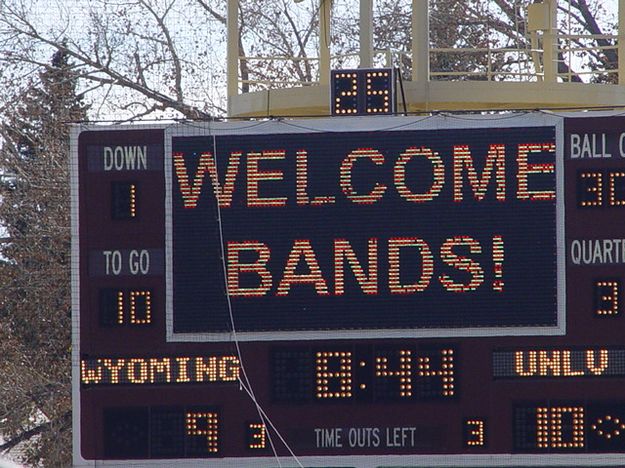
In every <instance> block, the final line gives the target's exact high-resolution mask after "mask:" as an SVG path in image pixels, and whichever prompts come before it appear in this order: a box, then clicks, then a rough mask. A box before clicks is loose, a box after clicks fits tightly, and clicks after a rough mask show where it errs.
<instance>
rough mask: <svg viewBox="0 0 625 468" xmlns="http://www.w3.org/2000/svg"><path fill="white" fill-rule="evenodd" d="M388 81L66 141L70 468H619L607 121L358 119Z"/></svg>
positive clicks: (615, 165) (379, 75)
mask: <svg viewBox="0 0 625 468" xmlns="http://www.w3.org/2000/svg"><path fill="white" fill-rule="evenodd" d="M394 80H395V76H394V73H393V71H392V70H342V71H337V72H335V74H334V75H333V80H332V89H333V94H332V101H331V107H332V112H333V114H335V115H336V117H330V118H324V119H307V120H301V121H288V120H286V121H285V120H268V121H259V122H254V123H251V122H193V123H180V124H173V125H164V124H163V125H161V124H156V125H130V126H97V125H93V126H86V127H85V126H76V127H74V130H73V136H72V165H71V172H72V251H73V270H72V291H73V361H72V362H73V405H74V411H73V428H74V431H73V432H74V465H75V466H85V467H87V466H93V465H94V464H97V465H98V466H120V464H121V465H124V464H127V465H130V464H132V466H146V467H148V466H150V467H152V466H162V467H166V466H171V465H172V464H177V465H180V466H215V467H220V466H221V467H229V466H237V467H254V468H259V467H260V468H263V467H266V468H270V467H275V466H279V465H281V466H296V465H298V464H299V465H301V466H345V467H348V466H351V467H358V468H376V467H380V466H400V465H401V466H406V467H409V466H415V467H416V466H441V465H445V464H446V465H447V466H465V467H477V466H509V467H518V466H525V467H529V466H538V465H540V466H563V465H566V466H571V467H573V466H580V467H581V466H598V465H601V466H619V463H621V461H622V457H623V456H624V455H625V399H624V398H623V396H622V395H623V393H622V388H623V383H624V380H623V379H625V340H624V339H623V332H622V330H621V328H622V325H623V323H622V320H623V303H622V302H623V301H622V284H623V266H624V265H625V238H623V237H622V233H623V232H625V216H622V214H623V212H622V210H623V209H624V208H625V175H624V174H625V143H624V142H625V118H623V117H621V116H618V115H609V114H601V115H594V114H593V113H584V114H583V115H581V114H567V115H562V116H555V115H547V114H544V113H528V114H522V115H521V114H519V115H515V114H510V115H506V116H495V115H489V116H483V117H479V116H475V115H472V116H431V117H398V116H391V115H387V116H385V117H371V118H368V117H354V116H357V115H359V114H365V115H367V114H368V115H371V114H392V113H393V112H394V106H395V96H394V92H393V84H394ZM339 116H340V117H339ZM350 116H351V117H352V118H350Z"/></svg>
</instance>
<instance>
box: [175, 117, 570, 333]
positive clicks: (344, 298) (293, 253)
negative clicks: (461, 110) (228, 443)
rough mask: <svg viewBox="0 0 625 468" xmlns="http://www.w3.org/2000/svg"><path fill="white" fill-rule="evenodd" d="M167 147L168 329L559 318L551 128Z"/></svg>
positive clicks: (190, 142)
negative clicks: (170, 230)
mask: <svg viewBox="0 0 625 468" xmlns="http://www.w3.org/2000/svg"><path fill="white" fill-rule="evenodd" d="M172 144H173V147H172V151H173V158H174V160H173V167H174V171H173V173H174V174H173V185H172V206H173V252H172V253H173V329H174V332H176V333H202V332H225V331H227V330H229V329H230V328H231V322H230V317H229V309H228V306H229V305H231V306H232V308H233V310H235V311H236V326H237V329H238V330H239V331H244V332H265V331H297V330H353V329H437V328H472V327H484V328H497V327H524V328H531V327H548V326H552V327H555V326H556V325H557V312H558V309H557V295H556V292H557V291H556V290H557V288H556V280H557V274H556V268H557V265H556V197H555V191H556V177H555V135H554V129H553V128H549V127H547V128H540V127H539V128H512V129H511V128H497V129H471V130H464V129H455V130H453V131H452V130H437V131H427V132H426V131H394V132H374V133H362V132H350V133H339V132H337V133H325V134H303V135H302V134H287V135H280V136H279V137H276V136H275V135H254V136H247V135H246V136H228V137H215V138H213V137H198V138H195V137H179V138H176V137H174V138H173V143H172ZM216 174H219V177H217V178H216ZM211 181H212V184H211ZM216 184H218V185H216ZM215 193H221V196H220V201H219V203H218V202H217V200H216V198H215ZM217 220H219V222H218V221H217ZM222 241H223V246H222ZM528 246H531V248H528ZM222 248H223V252H222ZM222 258H223V260H222ZM224 263H225V265H224ZM224 270H225V273H224ZM226 285H227V287H228V293H229V294H230V303H228V302H227V301H226V299H225V297H226V294H225V287H226ZM207 309H208V310H210V313H207Z"/></svg>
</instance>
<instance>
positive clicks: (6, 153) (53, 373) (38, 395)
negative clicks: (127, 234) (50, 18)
mask: <svg viewBox="0 0 625 468" xmlns="http://www.w3.org/2000/svg"><path fill="white" fill-rule="evenodd" d="M76 85H77V76H76V74H75V72H74V71H73V70H72V66H71V64H70V63H69V61H68V57H67V56H66V55H65V54H63V53H62V52H57V53H56V54H55V55H54V56H53V58H52V66H51V67H49V68H47V69H46V70H45V71H42V72H41V73H40V74H39V75H38V79H37V80H33V82H32V83H31V84H30V86H29V87H28V88H27V89H26V90H25V91H24V92H23V93H22V94H21V96H20V97H19V99H17V100H16V102H14V105H13V108H12V109H11V113H10V115H7V116H6V119H5V120H4V121H3V122H0V172H1V173H2V176H1V177H2V179H1V182H2V183H1V184H0V191H1V192H0V195H1V201H0V229H1V231H0V232H2V236H1V237H3V242H2V244H0V356H2V359H1V360H0V375H1V376H2V379H0V436H2V437H3V438H4V439H5V443H4V444H3V445H1V446H0V450H3V451H7V450H10V449H11V448H13V447H15V446H17V445H20V447H22V448H24V449H25V450H24V451H23V453H24V457H25V459H24V460H22V461H23V462H26V463H28V464H29V465H43V466H55V467H57V466H68V465H70V464H71V352H70V349H71V299H70V196H69V164H68V159H69V127H68V125H67V123H68V122H70V121H77V120H84V119H85V115H86V109H85V107H84V105H83V104H82V103H81V99H80V97H79V96H78V95H77V92H76Z"/></svg>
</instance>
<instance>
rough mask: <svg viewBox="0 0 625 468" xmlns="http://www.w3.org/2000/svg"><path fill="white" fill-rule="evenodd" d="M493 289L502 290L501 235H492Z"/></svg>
mask: <svg viewBox="0 0 625 468" xmlns="http://www.w3.org/2000/svg"><path fill="white" fill-rule="evenodd" d="M493 268H494V272H495V279H494V280H493V291H499V292H503V285H504V283H503V237H502V236H493Z"/></svg>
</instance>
